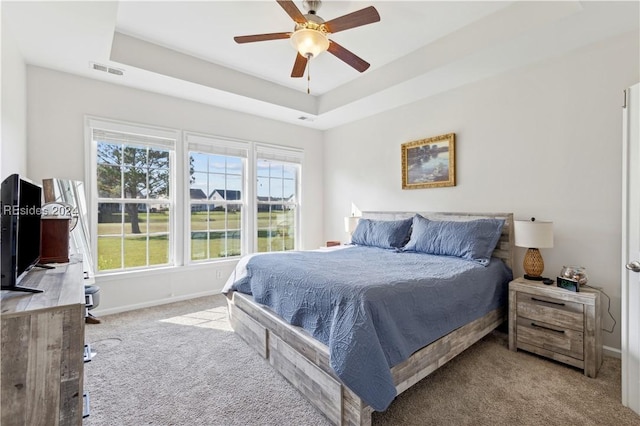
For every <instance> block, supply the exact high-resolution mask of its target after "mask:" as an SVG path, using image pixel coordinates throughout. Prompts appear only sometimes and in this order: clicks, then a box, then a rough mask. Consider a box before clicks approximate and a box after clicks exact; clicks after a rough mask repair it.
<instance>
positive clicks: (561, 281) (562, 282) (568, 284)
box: [556, 277, 580, 293]
mask: <svg viewBox="0 0 640 426" xmlns="http://www.w3.org/2000/svg"><path fill="white" fill-rule="evenodd" d="M556 283H557V286H558V287H560V288H564V289H565V290H569V291H573V292H576V293H577V292H579V291H580V284H578V281H576V280H572V279H569V278H563V277H557V278H556Z"/></svg>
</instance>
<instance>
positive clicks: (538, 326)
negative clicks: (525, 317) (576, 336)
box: [531, 322, 564, 334]
mask: <svg viewBox="0 0 640 426" xmlns="http://www.w3.org/2000/svg"><path fill="white" fill-rule="evenodd" d="M531 327H536V328H542V329H544V330H549V331H554V332H556V333H560V334H564V330H556V329H555V328H551V327H545V326H544V325H539V324H536V323H535V322H532V323H531Z"/></svg>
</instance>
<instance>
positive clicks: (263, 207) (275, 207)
mask: <svg viewBox="0 0 640 426" xmlns="http://www.w3.org/2000/svg"><path fill="white" fill-rule="evenodd" d="M292 198H293V195H292V196H290V197H288V198H275V197H258V211H259V212H268V211H269V210H271V211H272V212H273V211H284V210H285V206H284V205H283V204H266V203H270V202H271V203H274V202H275V203H278V202H281V203H287V202H289V201H291V199H292Z"/></svg>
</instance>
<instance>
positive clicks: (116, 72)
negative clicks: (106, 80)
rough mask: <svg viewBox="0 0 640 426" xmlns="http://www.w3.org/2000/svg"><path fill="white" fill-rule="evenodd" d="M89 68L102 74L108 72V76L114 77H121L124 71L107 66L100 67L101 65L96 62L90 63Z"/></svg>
mask: <svg viewBox="0 0 640 426" xmlns="http://www.w3.org/2000/svg"><path fill="white" fill-rule="evenodd" d="M91 68H93V69H94V70H96V71H102V72H108V73H109V74H114V75H123V74H124V70H123V69H120V68H113V67H110V66H107V65H102V64H98V63H96V62H91Z"/></svg>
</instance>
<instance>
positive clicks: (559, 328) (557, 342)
mask: <svg viewBox="0 0 640 426" xmlns="http://www.w3.org/2000/svg"><path fill="white" fill-rule="evenodd" d="M509 349H511V350H512V351H517V350H518V349H522V350H525V351H528V352H533V353H535V354H537V355H541V356H544V357H547V358H551V359H553V360H556V361H559V362H562V363H565V364H569V365H572V366H574V367H577V368H580V369H582V370H584V374H585V375H586V376H588V377H596V375H597V374H598V370H599V369H600V365H601V364H602V319H601V311H600V292H599V291H598V290H595V289H591V288H585V287H581V288H580V291H579V292H577V293H575V292H572V291H568V290H564V289H562V288H558V287H556V285H555V283H554V284H552V285H545V284H542V282H540V281H529V280H525V279H524V278H517V279H515V280H513V281H511V282H510V283H509Z"/></svg>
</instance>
